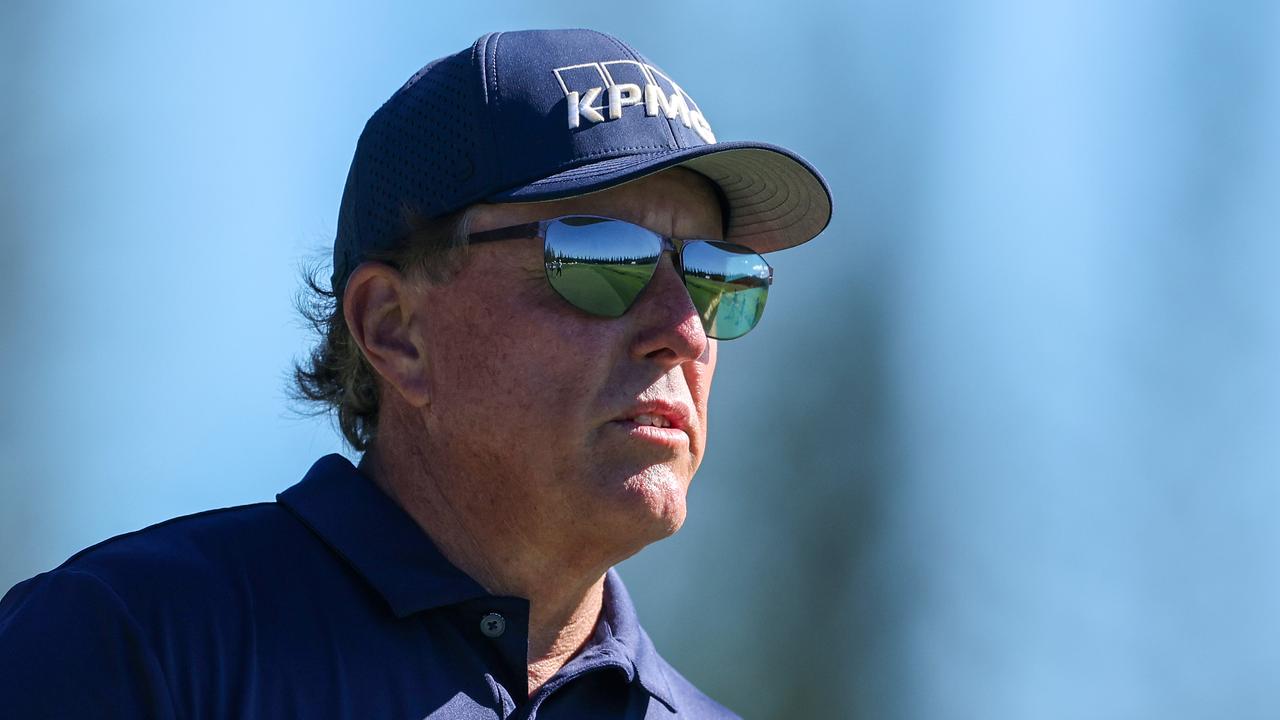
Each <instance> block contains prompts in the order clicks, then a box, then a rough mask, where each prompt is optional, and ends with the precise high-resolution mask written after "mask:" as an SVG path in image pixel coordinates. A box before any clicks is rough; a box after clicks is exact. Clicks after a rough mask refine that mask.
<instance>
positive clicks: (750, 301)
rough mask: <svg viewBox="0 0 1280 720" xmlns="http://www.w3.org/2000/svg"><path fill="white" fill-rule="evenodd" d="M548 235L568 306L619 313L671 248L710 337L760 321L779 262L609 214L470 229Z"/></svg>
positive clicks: (484, 236) (486, 238)
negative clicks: (672, 234) (774, 264)
mask: <svg viewBox="0 0 1280 720" xmlns="http://www.w3.org/2000/svg"><path fill="white" fill-rule="evenodd" d="M534 237H537V238H541V239H542V240H543V251H542V255H543V260H544V262H545V264H546V271H547V282H548V283H550V284H551V287H552V289H554V290H555V291H556V293H557V294H559V295H560V297H562V298H564V299H565V300H567V301H568V302H569V304H570V305H573V306H574V307H576V308H578V309H579V310H582V311H584V312H587V313H590V314H591V315H596V316H599V317H620V316H621V315H622V314H623V313H625V312H627V310H629V309H630V308H631V306H632V305H633V304H634V303H635V301H636V298H638V297H640V293H641V292H643V291H644V289H645V287H646V286H648V284H649V282H650V281H651V280H652V279H653V275H654V273H655V272H656V271H657V269H658V261H659V260H661V259H662V253H664V252H667V251H670V252H671V253H672V259H673V260H674V261H675V265H676V268H677V269H678V270H679V271H680V275H681V277H682V278H683V279H684V286H685V288H686V289H687V290H688V291H689V297H690V299H691V300H693V306H694V308H696V309H697V311H698V316H699V317H700V318H701V320H702V328H703V330H704V331H706V333H707V337H712V338H716V339H717V340H732V339H734V338H738V337H742V336H743V335H746V334H747V332H748V331H749V330H751V328H753V327H755V326H756V323H758V322H760V316H761V315H763V314H764V303H765V300H767V299H768V297H769V285H771V284H772V283H773V268H772V267H770V266H769V263H767V262H765V259H764V258H762V257H760V255H759V254H758V253H756V252H755V251H754V250H752V249H751V248H748V247H743V246H742V245H735V244H733V243H728V242H723V241H720V240H679V239H675V238H669V237H664V236H662V235H660V234H658V233H656V232H654V231H652V230H650V229H648V228H644V227H641V226H639V225H635V224H633V223H629V222H626V221H624V220H615V219H613V218H607V217H597V216H594V215H570V216H566V217H558V218H552V219H550V220H542V221H540V222H536V223H526V224H524V225H512V226H510V227H504V228H498V229H496V230H485V231H483V232H477V233H471V235H469V236H468V239H469V240H470V241H471V242H473V243H482V242H494V241H498V240H518V239H522V238H534Z"/></svg>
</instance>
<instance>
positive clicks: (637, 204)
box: [471, 167, 723, 240]
mask: <svg viewBox="0 0 1280 720" xmlns="http://www.w3.org/2000/svg"><path fill="white" fill-rule="evenodd" d="M562 215H603V216H606V217H612V218H617V219H619V220H627V221H629V222H633V223H636V224H637V225H643V226H645V227H647V228H649V229H650V230H653V231H655V232H658V233H661V234H663V235H667V236H670V237H676V238H708V239H713V240H714V239H719V238H721V236H722V233H723V228H722V215H721V209H720V200H719V197H718V195H717V194H716V191H715V186H714V185H712V183H711V181H710V180H708V179H707V178H706V177H705V176H703V175H701V174H699V173H696V172H694V171H692V170H688V169H686V168H680V167H676V168H668V169H666V170H663V171H662V172H658V173H655V174H653V175H648V176H646V177H643V178H640V179H638V180H632V181H631V182H627V183H624V184H622V185H616V186H614V187H611V188H607V189H605V190H600V191H597V192H594V193H590V194H588V195H579V196H578V197H572V198H566V199H564V200H551V201H544V202H531V203H503V204H481V205H478V206H476V207H475V215H474V217H473V219H472V225H471V231H472V232H479V231H482V230H491V229H494V228H499V227H505V226H508V225H519V224H523V223H528V222H536V221H538V220H545V219H548V218H553V217H560V216H562Z"/></svg>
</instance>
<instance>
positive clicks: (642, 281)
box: [544, 217, 662, 317]
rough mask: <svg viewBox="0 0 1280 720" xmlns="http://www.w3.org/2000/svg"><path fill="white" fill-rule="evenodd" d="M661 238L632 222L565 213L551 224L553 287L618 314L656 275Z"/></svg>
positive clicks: (547, 256) (548, 249)
mask: <svg viewBox="0 0 1280 720" xmlns="http://www.w3.org/2000/svg"><path fill="white" fill-rule="evenodd" d="M661 253H662V239H661V238H660V237H659V236H657V235H656V234H654V233H653V232H651V231H649V230H647V229H645V228H642V227H640V226H638V225H632V224H631V223H625V222H619V221H617V220H609V219H605V218H594V217H570V218H562V219H561V220H558V221H556V222H554V223H551V225H550V226H548V227H547V233H546V246H545V250H544V260H545V261H546V266H547V280H548V281H549V282H550V283H551V287H552V288H554V289H555V291H556V292H558V293H560V296H561V297H563V298H564V299H565V300H568V301H569V302H570V303H572V304H573V305H574V306H576V307H578V308H580V309H582V310H585V311H587V312H589V313H592V314H595V315H602V316H605V317H619V316H620V315H622V314H623V313H625V312H626V311H627V308H629V307H631V303H633V302H634V301H635V299H636V297H638V296H639V295H640V292H641V291H642V290H644V286H645V285H647V284H648V283H649V278H651V277H653V271H654V270H655V269H656V268H657V266H658V257H659V256H660V255H661Z"/></svg>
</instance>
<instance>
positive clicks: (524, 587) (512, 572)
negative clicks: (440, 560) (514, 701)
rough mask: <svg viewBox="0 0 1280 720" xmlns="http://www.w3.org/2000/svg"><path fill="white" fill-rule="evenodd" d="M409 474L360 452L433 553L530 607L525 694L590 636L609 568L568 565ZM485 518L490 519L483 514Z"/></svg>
mask: <svg viewBox="0 0 1280 720" xmlns="http://www.w3.org/2000/svg"><path fill="white" fill-rule="evenodd" d="M413 466H414V467H412V468H410V467H403V466H401V464H399V463H395V462H394V461H389V460H388V459H387V458H385V457H382V456H380V455H379V454H377V453H376V452H372V451H371V452H370V453H367V454H366V455H365V456H364V458H363V459H362V460H361V462H360V472H361V473H362V474H364V475H365V476H366V477H368V478H370V479H371V480H372V481H373V482H374V483H376V484H377V485H378V486H379V487H380V488H382V490H383V492H385V493H386V494H387V495H388V496H390V497H391V499H392V500H394V501H395V502H396V503H397V504H398V505H399V506H400V507H401V508H403V509H404V510H405V512H407V513H408V514H409V516H410V517H412V518H413V519H414V521H415V522H416V523H417V524H418V526H419V527H421V528H422V530H423V532H425V533H426V534H427V535H428V537H430V538H431V540H432V542H433V543H434V544H435V545H436V547H437V548H438V549H439V550H440V552H441V553H442V554H443V555H444V556H445V558H447V559H448V560H449V562H451V563H453V565H454V566H456V567H458V568H459V569H460V570H462V571H463V572H465V573H467V574H468V575H469V576H471V578H472V579H474V580H475V581H476V582H478V583H480V585H481V586H482V587H484V589H485V590H487V591H488V592H490V593H492V594H494V595H503V596H510V597H521V598H525V599H526V600H528V601H529V651H528V656H527V658H526V661H527V665H528V693H529V695H530V696H532V695H533V694H534V692H535V691H536V690H537V689H538V688H540V687H542V685H543V683H545V682H546V681H547V680H549V679H550V678H551V677H552V676H554V675H555V674H556V672H557V671H559V670H560V668H562V667H564V665H565V664H566V663H568V662H569V660H571V659H572V658H573V657H574V656H575V655H577V654H578V652H579V651H581V650H582V648H583V646H585V645H586V643H587V641H588V640H589V639H590V638H591V635H592V633H593V632H594V630H595V626H596V622H597V621H598V619H599V617H600V612H601V609H602V607H603V600H604V573H605V571H606V570H607V569H608V567H609V566H610V565H611V564H612V563H603V562H601V563H596V564H595V565H588V564H584V563H578V564H574V563H570V562H566V559H567V558H565V557H564V556H563V554H562V553H556V552H545V551H544V549H543V548H540V547H539V546H538V544H537V543H532V542H529V540H528V538H527V537H524V536H523V535H524V534H523V533H521V532H520V529H519V527H518V526H516V525H515V524H514V523H509V522H504V521H503V520H502V519H501V518H498V517H492V516H490V517H487V518H485V521H484V522H483V523H480V522H476V521H475V520H474V518H476V512H475V510H476V509H475V508H473V507H468V506H467V505H466V504H465V502H466V501H465V496H464V495H463V494H462V493H453V492H450V488H449V487H448V486H447V484H444V483H441V482H437V481H435V479H429V478H426V477H421V478H419V477H416V475H417V473H415V472H414V470H417V469H418V468H421V467H423V465H422V464H421V463H413ZM490 515H492V514H490Z"/></svg>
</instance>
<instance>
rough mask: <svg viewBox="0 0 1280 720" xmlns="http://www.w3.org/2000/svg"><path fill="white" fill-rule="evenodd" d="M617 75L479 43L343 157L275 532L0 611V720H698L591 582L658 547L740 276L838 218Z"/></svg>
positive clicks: (538, 40)
mask: <svg viewBox="0 0 1280 720" xmlns="http://www.w3.org/2000/svg"><path fill="white" fill-rule="evenodd" d="M830 207H831V206H830V197H829V194H828V191H827V188H826V186H825V184H824V182H823V181H822V179H821V178H820V176H819V175H818V174H817V172H816V171H815V170H813V169H812V168H811V167H810V166H809V165H808V164H806V163H805V162H804V161H803V160H801V159H799V158H798V157H796V156H795V155H793V154H791V153H790V152H788V151H785V150H782V149H779V148H774V147H771V146H767V145H762V144H758V143H721V144H717V143H716V142H715V137H714V134H713V133H712V130H711V125H710V123H709V121H708V120H707V118H706V116H705V115H704V114H703V113H702V111H701V109H700V108H699V106H698V105H697V103H696V102H694V100H693V99H692V98H691V97H689V96H688V95H687V94H686V93H685V92H684V90H683V89H682V88H681V87H680V86H679V85H677V84H676V83H675V82H673V81H672V80H671V79H670V78H669V77H668V76H667V75H666V74H665V73H663V72H662V71H661V70H659V69H658V67H657V66H655V65H653V64H652V63H650V62H649V61H647V60H645V59H644V58H643V57H641V56H640V55H638V54H637V53H635V52H634V51H633V50H632V49H630V48H629V47H627V46H626V45H624V44H623V43H621V42H620V41H618V40H616V39H614V38H611V37H609V36H606V35H602V34H599V33H595V32H591V31H585V30H567V31H537V32H516V33H498V34H493V35H488V36H485V37H483V38H481V39H480V40H478V41H477V42H476V43H475V44H474V45H473V46H472V47H471V48H470V49H468V50H466V51H463V52H461V53H458V54H456V55H452V56H449V57H446V58H443V59H441V60H438V61H436V62H434V63H431V64H429V65H428V66H427V67H425V68H424V69H423V70H422V71H420V72H419V73H418V74H417V75H415V76H414V77H413V78H411V79H410V81H409V82H408V83H407V84H406V85H405V86H404V87H403V88H401V89H400V90H399V91H398V92H397V93H395V94H394V95H393V96H392V97H391V99H390V100H388V101H387V103H386V104H385V105H383V107H382V108H381V109H379V110H378V111H377V112H376V113H375V114H374V115H373V117H372V118H371V119H370V120H369V122H368V124H367V125H366V127H365V129H364V132H363V133H362V134H361V137H360V140H359V143H358V145H357V148H356V153H355V158H354V160H353V162H352V166H351V172H350V174H349V176H348V179H347V185H346V189H345V191H344V195H343V201H342V207H341V210H340V214H339V224H338V233H337V238H336V240H335V245H334V274H333V278H332V294H331V297H332V300H333V305H332V308H331V313H330V314H329V315H327V316H318V317H317V318H316V319H317V321H318V322H319V324H320V326H321V329H322V330H323V331H324V333H325V339H324V342H323V343H322V344H321V346H320V347H319V348H318V349H317V350H316V351H315V352H314V353H313V355H312V357H311V358H310V360H309V362H308V363H307V364H306V365H305V366H304V367H302V368H299V369H298V373H297V377H298V380H299V383H300V386H301V390H302V392H303V394H304V395H306V396H307V397H309V398H311V399H315V400H319V401H321V402H325V403H329V404H330V405H331V406H332V407H333V408H334V409H335V410H336V412H337V414H338V418H339V424H340V425H341V427H342V429H343V431H344V434H346V436H347V438H348V439H349V440H350V442H351V443H352V445H353V446H354V447H355V448H356V449H358V450H364V451H365V452H364V455H363V457H362V459H361V461H360V464H359V467H358V468H356V467H353V466H352V465H351V464H350V463H349V462H348V461H347V460H346V459H345V458H342V457H341V456H338V455H331V456H329V457H326V458H323V459H321V460H320V461H318V462H317V463H316V464H315V466H314V467H313V468H312V469H311V471H310V472H309V473H308V474H307V476H306V477H305V478H304V479H303V480H302V481H301V482H300V483H298V484H297V485H294V486H293V487H291V488H289V489H288V490H286V491H285V492H283V493H281V494H280V495H279V496H278V497H277V501H276V502H274V503H259V504H256V505H248V506H242V507H237V508H227V509H222V510H213V511H209V512H206V513H201V514H198V515H193V516H188V517H184V518H178V519H175V520H170V521H168V522H165V523H161V524H159V525H156V526H153V527H150V528H147V529H145V530H141V531H138V532H135V533H130V534H127V535H123V536H120V537H117V538H113V539H111V540H108V541H106V542H104V543H101V544H99V545H97V546H94V547H92V548H89V549H87V550H85V551H83V552H81V553H79V554H77V555H76V556H74V557H73V558H71V559H70V560H68V561H67V562H66V563H64V564H63V565H62V566H60V567H59V568H57V569H55V570H53V571H51V572H48V573H44V574H42V575H39V576H37V577H35V578H33V579H31V580H28V581H26V582H24V583H21V584H19V585H18V586H16V587H14V588H13V589H12V590H11V591H10V592H9V593H8V594H7V595H6V596H5V598H4V600H3V602H2V603H0V709H2V710H3V713H4V714H5V715H6V716H12V717H23V718H26V717H55V716H56V717H64V716H65V717H71V716H76V717H80V716H84V717H158V718H170V717H191V718H230V717H236V718H240V717H305V718H327V717H350V718H375V717H376V718H392V717H398V718H422V717H432V718H436V717H440V718H508V717H519V718H534V717H542V718H557V717H565V718H581V717H626V718H641V717H644V718H658V717H668V718H669V717H677V718H720V717H732V713H730V712H729V711H727V710H726V709H725V708H723V707H722V706H720V705H719V704H717V703H715V702H714V701H712V700H711V699H709V698H707V697H706V696H705V695H703V694H702V693H701V692H699V691H698V690H697V689H696V688H694V687H693V686H692V685H691V684H690V683H689V682H688V681H686V680H685V679H684V678H683V677H682V676H681V675H680V674H679V673H677V672H676V671H675V670H674V669H673V668H671V667H670V666H669V665H668V664H667V663H665V662H664V661H663V660H662V659H661V658H660V657H659V656H658V654H657V652H656V651H655V649H654V648H653V646H652V644H651V642H650V641H649V639H648V637H647V635H646V634H645V633H644V631H643V630H642V629H641V628H640V626H639V624H638V621H637V619H636V616H635V611H634V608H633V607H632V605H631V602H630V600H629V599H628V597H627V594H626V591H625V589H624V588H623V585H622V583H621V581H620V580H619V578H618V576H617V574H616V573H615V572H614V571H613V570H612V569H611V568H612V566H613V565H614V564H616V563H618V562H620V561H621V560H623V559H625V558H626V557H628V556H630V555H632V554H634V553H635V552H636V551H638V550H639V549H640V548H642V547H644V546H645V545H647V544H649V543H650V542H653V541H655V540H659V539H661V538H664V537H666V536H668V535H670V534H672V533H674V532H675V531H676V530H677V529H679V527H680V526H681V524H682V523H683V522H684V518H685V493H686V491H687V489H688V487H689V482H690V480H691V479H692V477H693V475H694V473H695V471H696V470H697V468H698V465H699V463H700V462H701V460H702V455H703V450H704V447H705V443H706V428H707V425H706V422H707V402H708V395H709V392H710V385H711V378H712V375H713V372H714V370H715V363H716V354H717V347H716V343H717V338H719V339H731V338H734V337H738V336H740V335H742V334H743V333H745V332H747V331H748V330H750V329H751V328H752V327H753V326H754V325H755V323H756V322H757V321H758V320H759V318H760V313H761V312H762V310H763V303H764V300H765V298H766V297H767V293H768V288H769V285H770V282H771V280H772V270H771V269H770V268H769V266H768V264H767V263H766V262H765V261H764V259H763V258H761V257H760V256H759V255H758V254H757V253H758V252H764V251H769V250H776V249H779V248H783V247H789V246H792V245H796V244H798V243H801V242H805V241H807V240H809V239H811V238H812V237H813V236H814V235H816V234H817V233H818V232H820V231H821V230H822V229H823V227H825V225H826V224H827V222H828V220H829V217H830Z"/></svg>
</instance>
